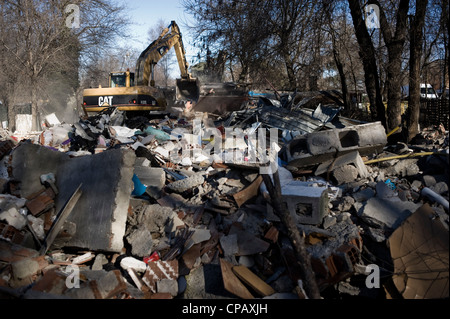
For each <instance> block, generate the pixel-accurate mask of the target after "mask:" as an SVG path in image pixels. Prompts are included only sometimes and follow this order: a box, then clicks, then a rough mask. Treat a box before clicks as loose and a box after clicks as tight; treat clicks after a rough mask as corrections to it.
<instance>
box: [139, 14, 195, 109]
mask: <svg viewBox="0 0 450 319" xmlns="http://www.w3.org/2000/svg"><path fill="white" fill-rule="evenodd" d="M171 48H174V50H175V54H176V56H177V60H178V66H179V68H180V73H181V78H180V79H177V98H178V99H181V98H184V99H191V100H195V101H196V100H198V96H199V85H198V81H197V79H194V78H192V76H191V74H190V73H189V71H188V69H189V64H188V62H187V61H186V52H185V50H184V45H183V40H182V37H181V32H180V28H179V27H178V25H177V24H176V23H175V21H172V22H171V23H170V25H169V26H168V27H167V28H165V29H164V30H163V31H162V32H161V34H160V36H159V37H158V39H156V40H155V41H153V42H152V43H151V44H150V45H149V46H148V47H147V48H146V49H145V50H144V51H143V52H142V53H141V55H140V56H139V59H138V61H137V63H136V70H135V72H136V76H135V77H136V83H137V85H141V86H148V85H149V84H150V86H155V81H154V79H153V74H154V73H153V72H154V67H155V65H156V64H157V63H158V62H159V60H161V59H162V58H163V56H164V55H165V54H166V53H167V52H168V51H169V50H170V49H171Z"/></svg>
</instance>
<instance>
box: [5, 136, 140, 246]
mask: <svg viewBox="0 0 450 319" xmlns="http://www.w3.org/2000/svg"><path fill="white" fill-rule="evenodd" d="M135 158H136V156H135V154H134V152H133V151H132V150H122V149H113V150H108V151H104V152H101V153H99V154H95V155H87V156H81V157H75V158H70V157H69V156H68V155H67V154H65V153H61V152H56V151H52V150H50V149H48V148H46V147H42V146H39V145H35V144H26V143H24V144H21V145H19V146H18V147H16V149H14V151H13V153H12V161H11V168H12V175H13V177H14V178H15V179H17V180H20V181H21V190H20V191H21V196H22V197H27V196H29V195H31V194H33V193H34V192H35V191H36V189H39V187H41V186H42V185H40V176H41V175H43V174H48V173H49V172H52V173H54V174H55V176H56V187H57V189H58V190H59V194H58V196H57V197H56V198H55V208H56V211H60V210H61V209H62V207H63V206H64V205H65V203H66V202H67V201H68V199H69V198H70V197H71V196H72V194H73V192H74V191H75V190H76V189H77V187H78V186H79V185H80V184H82V187H81V191H82V195H81V197H80V199H79V200H78V202H77V204H76V205H75V207H74V208H73V210H72V212H71V214H70V216H69V217H68V221H69V222H73V223H75V224H76V225H77V231H76V234H75V235H74V236H73V237H72V238H71V239H70V241H69V242H68V243H66V245H67V246H72V247H79V248H86V249H90V250H103V251H111V252H120V251H121V249H122V248H123V236H124V234H125V226H126V220H127V214H128V205H129V200H130V194H131V191H132V189H133V182H132V177H133V170H134V163H135Z"/></svg>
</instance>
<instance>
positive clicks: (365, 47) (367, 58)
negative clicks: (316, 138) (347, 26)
mask: <svg viewBox="0 0 450 319" xmlns="http://www.w3.org/2000/svg"><path fill="white" fill-rule="evenodd" d="M348 3H349V6H350V12H351V15H352V19H353V25H354V28H355V35H356V38H357V40H358V44H359V55H360V57H361V60H362V63H363V66H364V78H365V84H366V91H367V96H368V97H369V102H370V111H371V114H372V119H376V120H378V121H380V122H381V123H382V125H383V126H384V127H385V128H386V129H387V120H386V111H385V108H384V104H383V98H382V96H381V90H380V80H379V75H378V68H377V62H376V58H375V48H374V46H373V43H372V40H371V38H370V34H369V32H368V30H367V27H366V24H365V22H364V20H363V18H362V9H361V6H360V4H359V1H355V0H348Z"/></svg>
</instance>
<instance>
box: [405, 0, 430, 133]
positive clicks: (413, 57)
mask: <svg viewBox="0 0 450 319" xmlns="http://www.w3.org/2000/svg"><path fill="white" fill-rule="evenodd" d="M427 4H428V0H416V12H415V15H413V16H411V21H410V48H409V56H410V58H409V102H408V111H407V119H406V121H407V129H408V132H407V133H408V134H407V140H408V141H410V140H412V139H413V138H414V137H415V136H416V135H417V133H418V132H419V112H420V82H421V81H420V69H421V68H420V66H421V61H420V60H421V57H422V52H423V28H424V25H425V14H426V11H427Z"/></svg>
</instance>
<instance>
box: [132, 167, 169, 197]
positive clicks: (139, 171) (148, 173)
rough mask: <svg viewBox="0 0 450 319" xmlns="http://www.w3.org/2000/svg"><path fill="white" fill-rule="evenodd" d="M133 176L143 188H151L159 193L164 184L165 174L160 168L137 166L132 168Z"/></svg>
mask: <svg viewBox="0 0 450 319" xmlns="http://www.w3.org/2000/svg"><path fill="white" fill-rule="evenodd" d="M134 174H136V176H137V177H138V178H139V180H140V181H141V183H142V184H144V186H145V187H153V188H155V190H156V191H158V192H160V191H161V190H162V189H163V188H164V185H165V183H166V172H165V171H164V169H162V168H160V167H148V166H139V165H136V166H135V167H134Z"/></svg>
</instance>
